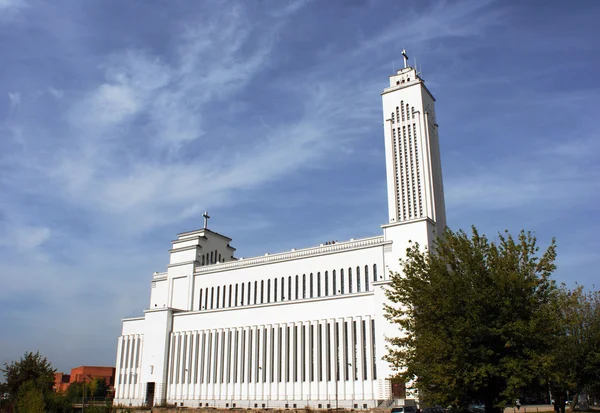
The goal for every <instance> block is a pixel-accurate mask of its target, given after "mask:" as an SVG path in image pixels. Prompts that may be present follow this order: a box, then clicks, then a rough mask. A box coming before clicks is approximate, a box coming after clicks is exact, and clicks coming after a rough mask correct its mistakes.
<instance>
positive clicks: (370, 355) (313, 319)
mask: <svg viewBox="0 0 600 413" xmlns="http://www.w3.org/2000/svg"><path fill="white" fill-rule="evenodd" d="M403 54H404V56H405V67H404V68H403V69H400V70H398V71H397V73H395V74H393V75H391V76H390V78H389V80H390V83H389V87H387V88H385V89H384V90H383V92H382V93H381V96H382V100H383V121H384V122H383V123H384V138H385V159H386V171H387V194H388V195H387V196H388V206H389V222H388V223H386V224H384V225H382V228H383V234H381V235H377V236H373V237H370V238H363V239H351V240H349V241H345V242H331V243H325V244H321V245H318V246H314V247H309V248H305V249H299V250H291V251H285V252H281V253H277V254H265V255H264V256H258V257H253V258H243V259H242V258H240V259H238V258H235V257H234V252H235V248H233V247H232V246H231V241H232V240H231V238H228V237H226V236H224V235H221V234H219V233H217V232H214V231H212V230H210V229H208V228H207V219H208V216H207V214H205V215H206V216H205V220H204V228H202V229H198V230H193V231H188V232H183V233H181V234H178V235H177V238H176V239H175V240H174V241H172V247H171V249H170V250H169V254H170V257H169V263H168V265H167V266H166V271H164V272H156V273H154V274H153V275H152V279H151V280H150V284H151V285H150V287H151V288H150V303H149V308H148V309H147V310H145V311H144V316H143V317H137V318H128V319H124V320H123V327H122V332H121V336H120V337H119V340H118V348H117V361H116V380H115V388H116V390H115V391H116V393H115V400H114V403H115V404H122V405H125V406H129V405H131V406H140V405H157V404H164V403H169V404H176V405H177V406H188V407H199V406H215V407H223V408H234V407H235V408H295V407H297V408H303V407H305V406H310V407H312V408H323V409H325V408H335V407H338V406H339V407H345V408H357V409H366V408H373V407H377V406H389V405H390V404H392V403H393V402H397V401H398V400H399V399H402V398H404V397H405V396H404V394H403V393H404V392H403V385H392V383H391V382H390V380H389V377H390V376H391V375H393V372H392V370H391V368H390V366H389V365H388V363H386V362H385V361H384V360H382V357H383V356H384V355H385V354H386V341H385V336H397V335H398V334H400V332H399V330H398V328H397V326H394V325H390V324H389V323H388V321H387V320H386V319H385V317H384V309H383V304H384V302H385V301H386V297H385V294H384V290H385V288H386V286H387V285H388V284H389V282H390V281H389V279H390V275H389V274H390V271H399V270H400V267H399V263H398V260H399V258H402V257H403V256H404V255H405V251H406V248H407V247H408V245H409V241H416V242H418V243H419V244H420V245H422V246H429V245H431V244H432V242H433V241H434V239H435V237H436V236H437V234H440V233H441V231H442V230H443V229H444V227H445V225H446V222H445V221H446V217H445V207H444V192H443V185H442V170H441V161H440V151H439V141H438V130H437V129H438V125H437V124H436V118H435V107H434V102H435V99H434V98H433V96H432V95H431V93H430V92H429V90H428V89H427V88H426V87H425V84H424V82H423V79H421V78H420V77H419V75H418V73H417V72H416V70H415V69H414V68H412V67H410V66H408V65H407V64H406V61H407V58H406V55H405V53H403ZM400 403H402V401H401V400H400Z"/></svg>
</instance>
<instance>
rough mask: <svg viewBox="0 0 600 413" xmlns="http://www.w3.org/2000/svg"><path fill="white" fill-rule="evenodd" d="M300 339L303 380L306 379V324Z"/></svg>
mask: <svg viewBox="0 0 600 413" xmlns="http://www.w3.org/2000/svg"><path fill="white" fill-rule="evenodd" d="M300 340H301V341H302V346H301V348H302V351H301V353H300V354H301V355H302V361H301V362H300V363H301V364H300V365H301V366H302V381H306V326H305V325H303V326H302V337H301V338H300Z"/></svg>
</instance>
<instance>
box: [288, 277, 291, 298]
mask: <svg viewBox="0 0 600 413" xmlns="http://www.w3.org/2000/svg"><path fill="white" fill-rule="evenodd" d="M287 297H288V300H291V299H292V276H291V275H290V276H289V277H288V295H287Z"/></svg>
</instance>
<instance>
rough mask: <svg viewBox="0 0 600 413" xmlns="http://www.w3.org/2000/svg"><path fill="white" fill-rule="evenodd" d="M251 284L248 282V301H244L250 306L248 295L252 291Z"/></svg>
mask: <svg viewBox="0 0 600 413" xmlns="http://www.w3.org/2000/svg"><path fill="white" fill-rule="evenodd" d="M251 287H252V284H251V283H250V281H248V300H247V301H246V302H247V303H248V305H250V303H251V301H250V293H251V290H252V288H251Z"/></svg>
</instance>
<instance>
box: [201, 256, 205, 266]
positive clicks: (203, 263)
mask: <svg viewBox="0 0 600 413" xmlns="http://www.w3.org/2000/svg"><path fill="white" fill-rule="evenodd" d="M204 262H205V261H204V254H203V255H202V265H204Z"/></svg>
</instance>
